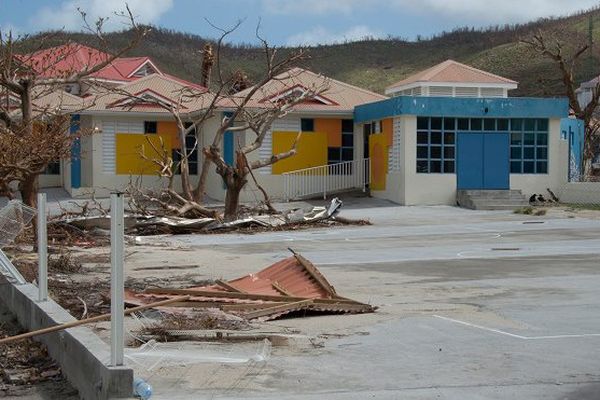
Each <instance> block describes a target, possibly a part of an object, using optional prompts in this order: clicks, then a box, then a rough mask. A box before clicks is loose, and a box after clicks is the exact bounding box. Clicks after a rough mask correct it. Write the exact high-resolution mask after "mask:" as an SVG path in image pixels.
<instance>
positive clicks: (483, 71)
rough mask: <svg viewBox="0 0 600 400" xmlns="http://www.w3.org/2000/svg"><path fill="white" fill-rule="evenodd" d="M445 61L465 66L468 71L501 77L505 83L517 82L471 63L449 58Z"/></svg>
mask: <svg viewBox="0 0 600 400" xmlns="http://www.w3.org/2000/svg"><path fill="white" fill-rule="evenodd" d="M446 61H451V62H452V63H453V64H456V65H459V66H461V67H464V68H467V69H469V70H470V71H473V72H477V73H482V74H484V75H487V76H489V77H492V78H498V79H501V80H503V81H506V82H507V83H509V82H510V83H517V82H515V81H513V80H512V79H508V78H505V77H503V76H500V75H497V74H494V73H491V72H489V71H485V70H482V69H479V68H476V67H473V66H472V65H468V64H463V63H461V62H458V61H455V60H450V59H448V60H446Z"/></svg>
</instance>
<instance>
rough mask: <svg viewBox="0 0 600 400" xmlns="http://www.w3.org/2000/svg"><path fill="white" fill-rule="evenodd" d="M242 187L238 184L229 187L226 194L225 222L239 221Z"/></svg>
mask: <svg viewBox="0 0 600 400" xmlns="http://www.w3.org/2000/svg"><path fill="white" fill-rule="evenodd" d="M236 180H237V179H236ZM242 187H243V186H239V184H237V182H236V183H234V184H232V185H227V192H225V213H224V215H223V218H224V219H225V221H234V220H236V219H237V217H238V208H239V206H240V192H241V191H242Z"/></svg>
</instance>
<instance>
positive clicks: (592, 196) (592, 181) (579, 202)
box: [557, 176, 600, 210]
mask: <svg viewBox="0 0 600 400" xmlns="http://www.w3.org/2000/svg"><path fill="white" fill-rule="evenodd" d="M557 196H558V198H559V199H560V202H561V203H563V204H566V205H572V206H575V207H580V208H590V209H597V210H600V176H585V177H581V179H579V180H578V181H575V182H574V181H572V182H568V183H566V184H565V185H564V186H563V187H562V188H561V189H560V190H559V192H558V193H557Z"/></svg>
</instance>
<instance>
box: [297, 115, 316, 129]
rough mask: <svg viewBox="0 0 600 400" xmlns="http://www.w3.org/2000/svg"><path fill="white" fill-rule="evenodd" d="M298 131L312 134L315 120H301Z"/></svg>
mask: <svg viewBox="0 0 600 400" xmlns="http://www.w3.org/2000/svg"><path fill="white" fill-rule="evenodd" d="M300 129H301V130H302V132H314V131H315V120H314V119H312V118H302V119H301V120H300Z"/></svg>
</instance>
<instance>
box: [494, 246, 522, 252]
mask: <svg viewBox="0 0 600 400" xmlns="http://www.w3.org/2000/svg"><path fill="white" fill-rule="evenodd" d="M519 250H521V248H520V247H493V248H492V251H519Z"/></svg>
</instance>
